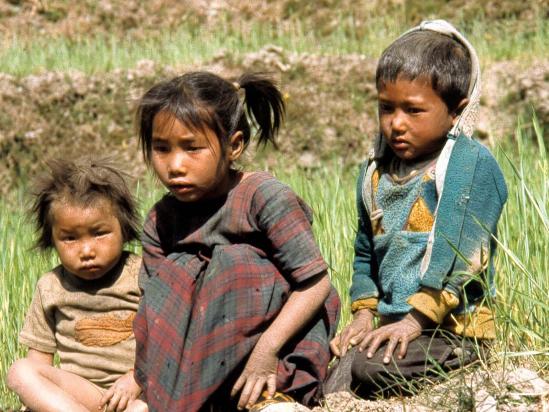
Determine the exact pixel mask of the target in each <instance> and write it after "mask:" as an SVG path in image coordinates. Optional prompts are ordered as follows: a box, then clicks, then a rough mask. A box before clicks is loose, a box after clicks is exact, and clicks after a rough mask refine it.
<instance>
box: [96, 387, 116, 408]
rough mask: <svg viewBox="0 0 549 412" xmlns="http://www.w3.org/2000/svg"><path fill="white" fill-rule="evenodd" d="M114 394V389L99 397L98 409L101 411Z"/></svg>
mask: <svg viewBox="0 0 549 412" xmlns="http://www.w3.org/2000/svg"><path fill="white" fill-rule="evenodd" d="M113 394H114V388H112V387H111V388H110V389H109V390H108V391H107V392H105V393H104V394H103V396H102V397H101V399H100V400H99V408H100V409H103V408H104V406H105V405H106V404H107V402H108V401H109V399H111V398H112V395H113Z"/></svg>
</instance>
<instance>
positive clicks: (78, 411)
mask: <svg viewBox="0 0 549 412" xmlns="http://www.w3.org/2000/svg"><path fill="white" fill-rule="evenodd" d="M7 384H8V386H9V388H10V389H11V390H13V391H14V392H15V393H17V394H18V395H19V398H20V399H21V401H22V402H23V403H24V404H25V405H26V406H27V407H29V408H30V409H31V410H33V411H40V412H50V411H51V412H55V411H74V412H89V411H94V412H96V411H98V410H99V401H100V399H101V396H102V394H101V392H100V391H99V389H98V388H97V387H96V386H95V385H93V384H92V383H91V382H89V381H88V380H86V379H84V378H82V377H80V376H78V375H75V374H73V373H70V372H67V371H64V370H61V369H59V368H55V367H53V366H50V365H46V364H44V363H41V362H33V361H32V360H30V359H19V360H18V361H16V362H15V363H14V364H13V365H12V367H11V368H10V370H9V372H8V376H7Z"/></svg>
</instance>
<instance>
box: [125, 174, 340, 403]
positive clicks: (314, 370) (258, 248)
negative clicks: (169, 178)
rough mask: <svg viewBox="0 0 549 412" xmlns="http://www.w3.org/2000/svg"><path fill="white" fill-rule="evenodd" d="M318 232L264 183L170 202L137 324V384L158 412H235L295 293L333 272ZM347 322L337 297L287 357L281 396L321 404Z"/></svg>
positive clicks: (269, 181)
mask: <svg viewBox="0 0 549 412" xmlns="http://www.w3.org/2000/svg"><path fill="white" fill-rule="evenodd" d="M311 220H312V219H311V211H310V209H309V208H308V206H307V205H306V204H305V203H304V202H303V201H302V200H301V199H299V198H298V197H297V196H296V195H295V194H294V193H293V192H292V190H291V189H289V188H288V187H287V186H285V185H283V184H282V183H280V182H279V181H277V180H276V179H274V178H273V177H272V176H271V175H270V174H268V173H264V172H258V173H254V174H252V175H250V176H248V177H247V178H246V179H244V180H243V181H241V182H240V183H239V184H238V185H237V186H236V187H235V188H233V189H232V190H231V191H230V192H229V193H228V195H227V196H225V197H224V198H222V199H218V200H216V201H213V202H207V204H198V203H197V204H187V203H182V202H179V201H178V200H177V199H175V198H174V197H172V196H170V195H166V196H165V197H164V198H163V199H161V200H160V201H159V202H158V203H157V204H156V205H155V206H154V207H153V209H152V210H151V211H150V212H149V215H148V217H147V220H146V222H145V227H144V233H143V267H142V270H141V274H140V286H141V287H142V289H143V292H144V295H143V298H142V300H141V303H140V307H139V311H138V314H137V317H136V319H135V322H134V331H135V337H136V342H137V356H136V364H135V376H136V379H137V382H138V383H139V385H140V386H141V387H142V388H143V396H144V398H145V400H146V402H147V403H148V405H149V409H150V410H151V411H199V410H205V409H206V408H207V407H211V406H212V405H214V404H221V405H223V404H224V405H225V410H227V409H228V408H226V406H227V405H229V404H230V402H232V401H231V399H230V398H229V392H230V389H231V387H232V385H233V384H234V382H235V381H236V379H237V378H238V376H239V374H240V373H241V371H242V370H243V367H244V365H245V362H246V360H247V358H248V356H249V355H250V353H251V351H252V349H253V348H254V345H255V344H256V342H257V340H258V339H259V337H260V335H261V333H262V332H263V331H264V330H265V329H266V328H267V327H268V326H269V325H270V323H271V322H272V321H273V320H274V319H275V317H276V316H277V314H278V313H279V312H280V310H281V308H282V306H283V305H284V303H285V302H286V300H287V298H288V296H289V294H290V293H291V291H292V290H294V289H295V288H297V287H299V286H300V285H302V284H303V282H306V281H307V280H308V279H311V278H313V277H315V276H317V275H319V274H321V273H323V272H325V271H326V270H327V265H326V263H325V262H324V260H323V258H322V256H321V255H320V252H319V250H318V247H317V246H316V244H315V241H314V238H313V234H312V231H311ZM338 313H339V298H338V296H337V293H336V292H335V290H334V289H333V288H332V292H331V293H330V296H329V297H328V299H327V301H326V303H325V305H324V307H323V308H322V309H321V310H320V311H319V313H318V314H317V315H316V317H315V318H314V319H313V320H312V321H311V322H309V323H308V324H307V325H303V329H302V330H301V332H300V333H299V334H298V335H297V336H296V337H294V338H293V339H292V340H291V341H290V342H288V343H287V344H286V345H285V347H284V348H283V350H282V351H281V353H279V359H280V361H279V365H278V382H277V390H278V391H282V392H285V393H288V394H290V395H292V396H294V397H295V398H296V399H297V400H299V401H301V402H304V403H309V402H310V401H311V400H312V398H313V396H314V395H315V393H316V392H317V390H318V389H319V385H320V383H321V382H322V381H323V379H324V378H325V375H326V369H327V366H328V362H329V360H330V351H329V346H328V344H329V341H330V339H331V338H332V337H333V335H334V333H335V330H336V326H337V318H338Z"/></svg>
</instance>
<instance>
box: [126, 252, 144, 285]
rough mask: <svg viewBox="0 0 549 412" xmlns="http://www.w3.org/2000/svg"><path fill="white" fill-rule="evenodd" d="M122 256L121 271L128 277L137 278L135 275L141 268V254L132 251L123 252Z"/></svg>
mask: <svg viewBox="0 0 549 412" xmlns="http://www.w3.org/2000/svg"><path fill="white" fill-rule="evenodd" d="M122 258H123V259H124V269H123V273H124V274H125V275H126V276H128V277H131V278H135V279H137V275H138V274H139V270H140V268H141V261H142V258H141V256H139V255H136V254H135V253H132V252H124V255H123V257H122Z"/></svg>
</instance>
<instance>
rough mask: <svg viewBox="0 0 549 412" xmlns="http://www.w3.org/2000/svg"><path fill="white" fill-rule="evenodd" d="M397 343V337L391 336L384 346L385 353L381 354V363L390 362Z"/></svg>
mask: <svg viewBox="0 0 549 412" xmlns="http://www.w3.org/2000/svg"><path fill="white" fill-rule="evenodd" d="M397 345H398V338H395V337H391V339H389V342H388V343H387V347H386V348H385V353H384V354H383V363H385V364H387V363H389V362H391V358H392V356H393V353H394V351H395V348H396V346H397Z"/></svg>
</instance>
